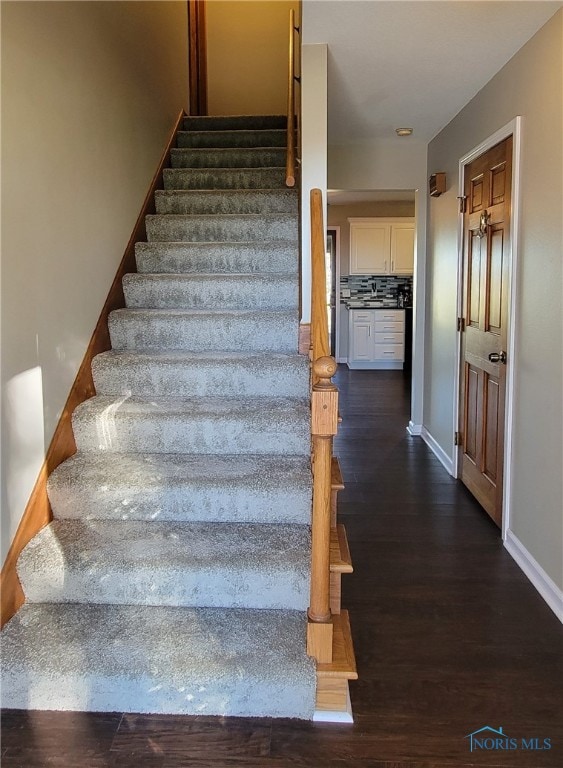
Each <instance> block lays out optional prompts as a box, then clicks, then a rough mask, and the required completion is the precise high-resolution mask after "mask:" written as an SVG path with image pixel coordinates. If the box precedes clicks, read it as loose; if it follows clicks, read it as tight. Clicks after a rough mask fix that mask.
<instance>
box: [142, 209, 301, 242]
mask: <svg viewBox="0 0 563 768" xmlns="http://www.w3.org/2000/svg"><path fill="white" fill-rule="evenodd" d="M146 225H147V239H148V240H149V241H150V242H188V243H198V242H211V241H219V242H229V241H233V240H237V241H239V242H241V241H242V242H244V241H249V240H290V241H293V242H295V243H297V236H298V228H297V221H296V219H295V217H294V216H290V215H284V214H279V215H272V216H267V217H263V216H231V217H229V216H223V217H221V216H217V217H215V216H209V217H206V216H201V217H200V216H182V215H171V214H168V215H156V216H147V217H146Z"/></svg>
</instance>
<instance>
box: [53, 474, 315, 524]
mask: <svg viewBox="0 0 563 768" xmlns="http://www.w3.org/2000/svg"><path fill="white" fill-rule="evenodd" d="M51 477H52V475H51ZM54 482H55V481H51V482H50V484H49V501H50V502H51V508H52V510H53V515H54V517H55V519H59V520H62V519H64V520H146V521H151V520H154V519H155V515H157V516H158V518H157V519H158V520H159V521H160V522H165V521H170V522H175V523H181V522H194V521H201V522H209V523H264V524H279V523H295V524H297V525H307V524H308V523H309V521H310V517H311V494H310V490H309V488H301V489H300V488H296V487H293V486H291V487H287V488H284V489H281V490H280V489H277V490H276V489H273V490H272V489H268V490H265V491H263V492H261V491H260V490H256V489H254V490H253V489H252V488H250V489H249V488H248V485H246V486H242V487H241V485H240V483H238V484H237V483H236V482H235V481H231V482H229V483H225V484H224V485H222V486H221V485H218V484H215V485H214V486H213V487H212V488H203V487H201V485H200V486H199V487H198V486H194V485H193V484H190V483H189V482H184V483H182V482H180V481H179V482H177V483H175V484H170V485H167V486H164V485H163V486H162V487H160V488H159V487H149V488H148V489H147V488H143V487H142V488H139V486H138V485H127V484H126V478H123V485H122V486H118V487H113V488H107V485H104V482H103V478H102V479H101V480H100V483H99V485H97V486H92V485H85V484H82V485H81V484H80V483H79V482H76V483H75V484H73V486H72V487H70V488H69V487H64V488H61V489H59V488H58V487H56V486H55V485H54ZM100 489H102V490H100ZM124 499H125V500H126V501H127V505H126V506H124V504H123V501H124Z"/></svg>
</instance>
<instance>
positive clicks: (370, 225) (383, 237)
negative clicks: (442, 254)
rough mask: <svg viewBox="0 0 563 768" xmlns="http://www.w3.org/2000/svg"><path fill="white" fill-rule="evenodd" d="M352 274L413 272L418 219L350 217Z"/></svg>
mask: <svg viewBox="0 0 563 768" xmlns="http://www.w3.org/2000/svg"><path fill="white" fill-rule="evenodd" d="M348 222H349V224H350V274H351V275H412V273H413V269H414V219H406V218H394V219H377V218H369V219H366V218H362V219H358V218H350V219H348Z"/></svg>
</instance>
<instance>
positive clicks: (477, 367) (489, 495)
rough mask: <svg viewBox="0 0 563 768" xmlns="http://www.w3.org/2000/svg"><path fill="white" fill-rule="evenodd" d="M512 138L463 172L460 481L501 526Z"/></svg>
mask: <svg viewBox="0 0 563 768" xmlns="http://www.w3.org/2000/svg"><path fill="white" fill-rule="evenodd" d="M511 184H512V137H509V138H507V139H505V140H504V141H502V142H501V143H500V144H497V145H496V146H494V147H493V148H492V149H490V150H489V151H488V152H486V153H485V154H483V155H481V156H480V157H478V158H477V159H476V160H474V161H473V162H472V163H471V164H469V165H467V166H466V167H465V178H464V195H465V196H466V203H465V205H466V213H465V216H464V263H463V307H464V310H463V320H464V325H465V330H464V332H463V333H462V343H461V366H462V371H461V393H460V398H461V402H460V421H461V423H460V431H461V446H462V454H463V458H462V468H461V479H462V481H463V482H464V483H465V485H466V486H467V487H468V488H469V490H470V491H471V493H472V494H473V495H474V496H475V498H476V499H477V500H478V501H479V503H480V504H481V505H482V506H483V507H484V509H485V510H486V511H487V512H488V514H489V515H490V516H491V517H492V518H493V520H494V521H495V523H496V524H497V525H499V526H500V525H501V523H502V497H503V488H502V483H503V458H504V405H505V390H506V362H507V360H506V349H507V324H508V273H509V270H508V267H509V258H510V208H511V206H510V195H511Z"/></svg>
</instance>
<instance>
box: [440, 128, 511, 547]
mask: <svg viewBox="0 0 563 768" xmlns="http://www.w3.org/2000/svg"><path fill="white" fill-rule="evenodd" d="M508 136H512V137H513V145H512V212H511V216H512V222H511V231H510V271H509V277H508V304H509V308H510V311H509V318H508V345H507V346H508V350H507V352H508V362H507V366H506V368H507V370H506V400H505V414H504V488H503V505H502V506H503V509H502V538H503V541H505V540H506V537H507V534H508V530H509V528H510V512H511V509H512V472H513V468H512V456H513V450H514V438H513V424H514V371H515V366H516V360H515V349H516V338H515V328H516V303H517V302H516V299H517V292H516V286H517V277H518V244H519V232H520V208H521V200H520V195H521V181H520V176H521V167H522V157H521V154H522V118H521V117H520V116H517V117H515V118H514V120H511V121H510V122H509V123H507V124H506V125H505V126H503V127H502V128H500V129H499V130H498V131H495V133H493V134H492V136H489V138H488V139H485V141H483V142H482V143H481V144H479V145H478V146H477V147H475V148H474V149H472V150H471V151H470V152H469V153H468V154H466V155H464V156H463V157H462V158H461V159H460V161H459V175H458V190H459V191H458V194H459V195H463V189H464V187H463V176H464V170H465V166H466V165H468V164H469V163H471V162H472V161H473V160H475V158H477V157H479V156H480V155H482V154H483V153H484V152H487V151H488V150H489V149H491V148H492V147H494V146H495V144H498V143H499V142H501V141H503V140H504V139H506V138H508ZM457 240H458V242H457V246H458V265H457V284H458V299H457V316H458V317H460V316H463V307H462V280H463V214H462V213H460V214H459V215H458V235H457ZM460 355H461V334H460V333H458V334H457V343H456V357H455V359H456V370H455V378H454V392H455V397H454V402H453V419H454V425H455V427H454V429H457V428H458V427H457V425H458V424H459V391H460V384H461V382H460ZM454 442H455V441H454V440H453V439H452V456H453V457H454V458H453V462H452V474H453V476H454V477H459V473H460V461H459V458H460V450H459V448H458V447H457V446H456V445H455V444H454Z"/></svg>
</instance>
